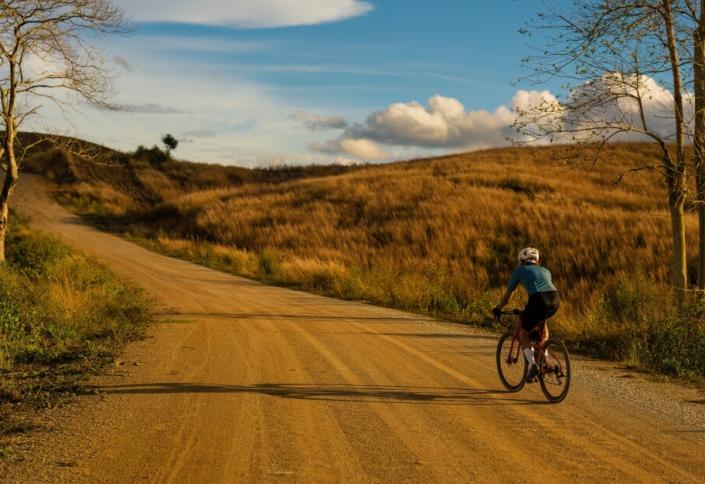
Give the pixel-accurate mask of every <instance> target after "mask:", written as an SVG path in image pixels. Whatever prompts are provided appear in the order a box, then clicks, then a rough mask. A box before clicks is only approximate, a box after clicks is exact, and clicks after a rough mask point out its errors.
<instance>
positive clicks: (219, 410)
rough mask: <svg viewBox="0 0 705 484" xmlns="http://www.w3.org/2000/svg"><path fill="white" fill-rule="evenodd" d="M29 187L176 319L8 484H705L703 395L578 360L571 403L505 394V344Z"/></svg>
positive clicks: (50, 220)
mask: <svg viewBox="0 0 705 484" xmlns="http://www.w3.org/2000/svg"><path fill="white" fill-rule="evenodd" d="M23 182H24V184H23V186H22V190H21V192H20V195H19V196H20V197H22V198H23V199H24V202H22V203H23V204H24V205H25V206H26V207H29V209H28V210H27V211H29V212H31V215H32V216H33V223H34V225H35V226H36V227H37V228H40V229H42V230H44V231H47V232H51V233H53V234H57V235H59V236H60V237H62V238H63V239H65V240H66V241H68V242H69V243H71V244H72V245H74V246H76V247H78V248H81V249H84V250H86V251H88V252H91V253H94V254H95V255H96V256H97V257H98V258H99V259H100V260H102V261H104V262H105V263H107V264H108V265H109V266H110V267H112V268H113V269H114V270H116V271H117V272H119V273H121V274H123V275H124V276H127V277H129V278H132V279H134V280H135V281H137V282H139V283H140V284H141V285H143V286H144V287H145V288H147V289H148V290H149V291H151V292H152V294H154V295H155V296H156V297H157V298H159V299H160V300H161V301H162V304H163V305H164V306H165V307H167V308H172V309H165V311H164V321H163V322H162V323H161V324H158V325H157V326H155V327H154V328H153V329H152V330H151V331H150V337H149V338H148V339H147V340H145V341H141V342H139V343H136V344H134V345H132V346H130V348H128V350H127V352H126V353H125V355H123V357H122V360H123V361H124V362H126V365H125V366H121V367H119V368H117V369H116V370H114V371H111V372H109V374H107V375H105V376H102V377H100V378H98V379H96V380H95V382H93V385H94V386H95V387H96V388H98V390H99V392H100V395H99V396H95V397H93V396H89V397H84V398H82V399H80V400H81V402H80V403H79V404H78V405H74V406H72V407H69V408H67V409H63V410H60V411H59V414H57V416H56V418H55V419H54V420H55V421H56V428H55V429H54V430H53V431H51V432H47V433H44V434H42V435H41V436H40V437H41V438H40V441H39V442H37V443H33V444H32V445H33V447H32V448H31V449H28V450H27V452H26V456H25V457H26V460H25V461H24V462H20V463H19V464H13V466H12V467H11V468H10V469H9V470H7V469H6V471H7V472H8V474H6V475H5V476H4V478H5V479H6V480H9V481H14V480H18V481H22V480H31V481H33V482H38V481H60V480H73V481H85V482H89V481H90V482H96V481H99V482H135V481H141V480H145V481H151V482H235V481H240V482H260V481H299V482H312V481H336V482H349V481H353V482H357V481H378V482H399V481H423V482H427V481H437V482H468V481H472V480H489V479H491V480H493V481H528V482H541V483H546V482H556V481H564V480H571V481H575V480H584V481H588V480H589V481H599V480H602V479H605V478H611V479H618V480H624V481H626V480H630V481H631V480H636V481H670V482H674V481H675V482H696V481H700V482H702V478H703V475H705V471H704V469H703V465H705V411H703V409H704V408H705V396H704V395H703V394H702V392H698V391H696V390H689V389H686V388H683V387H680V386H676V385H671V384H667V383H655V382H651V381H649V380H648V379H647V378H645V377H642V376H638V375H635V374H633V373H630V372H627V371H625V370H623V369H620V368H619V367H617V366H614V365H610V364H607V363H601V362H590V361H584V360H578V361H576V364H575V367H574V370H575V375H576V376H575V379H574V382H573V383H574V386H573V387H572V389H571V393H570V395H569V397H568V399H567V401H566V402H564V403H563V404H560V405H546V404H543V398H542V395H541V393H540V390H539V389H538V388H537V386H536V385H533V386H532V387H531V388H527V389H525V390H524V391H523V392H521V393H519V394H507V393H505V392H503V391H502V389H501V385H500V384H499V381H498V379H497V374H496V370H495V364H494V350H495V344H496V336H493V335H491V334H486V333H482V332H480V331H476V330H473V329H470V328H466V327H463V326H461V325H456V324H449V323H442V322H436V321H433V320H429V319H425V318H423V317H419V316H414V315H410V314H407V313H403V312H399V311H393V310H388V309H382V308H378V307H373V306H368V305H364V304H357V303H350V302H344V301H338V300H334V299H327V298H323V297H318V296H313V295H310V294H305V293H302V292H296V291H291V290H287V289H281V288H273V287H267V286H264V285H261V284H258V283H256V282H252V281H249V280H245V279H240V278H237V277H233V276H230V275H226V274H222V273H219V272H216V271H212V270H209V269H205V268H203V267H200V266H197V265H194V264H190V263H188V262H184V261H180V260H176V259H171V258H167V257H163V256H160V255H156V254H154V253H151V252H148V251H147V250H144V249H142V248H140V247H137V246H135V245H133V244H130V243H128V242H126V241H124V240H121V239H119V238H117V237H114V236H111V235H108V234H105V233H101V232H99V231H97V230H95V229H92V228H89V227H87V226H85V225H83V224H82V223H80V222H79V221H78V220H77V219H76V217H74V216H72V215H70V214H68V213H67V212H66V211H65V210H63V209H61V208H60V207H58V206H57V205H56V204H54V203H52V202H50V201H49V200H48V198H47V197H46V195H45V194H44V192H43V190H42V186H41V185H40V182H39V181H38V180H37V179H33V178H30V177H25V178H24V179H23ZM18 205H19V204H18ZM28 478H29V479H28ZM0 479H2V477H1V476H0Z"/></svg>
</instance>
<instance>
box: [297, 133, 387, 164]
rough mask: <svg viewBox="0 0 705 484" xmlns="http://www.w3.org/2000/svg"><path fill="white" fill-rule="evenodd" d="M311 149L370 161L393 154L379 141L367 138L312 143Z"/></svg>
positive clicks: (382, 158) (384, 158)
mask: <svg viewBox="0 0 705 484" xmlns="http://www.w3.org/2000/svg"><path fill="white" fill-rule="evenodd" d="M309 149H310V150H311V151H313V152H314V153H323V154H328V155H335V154H338V153H347V154H349V155H352V156H354V157H356V158H359V159H362V160H369V161H380V160H386V159H389V158H391V156H392V155H391V154H390V153H387V152H386V151H384V150H383V149H382V148H380V147H379V146H378V145H377V143H375V142H374V141H372V140H370V139H365V138H341V139H338V140H332V141H328V142H327V143H324V144H320V143H312V144H311V145H309Z"/></svg>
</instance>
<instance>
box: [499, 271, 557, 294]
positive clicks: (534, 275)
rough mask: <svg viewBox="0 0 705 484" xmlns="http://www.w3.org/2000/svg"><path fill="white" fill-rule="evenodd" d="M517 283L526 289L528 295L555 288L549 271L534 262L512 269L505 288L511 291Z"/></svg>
mask: <svg viewBox="0 0 705 484" xmlns="http://www.w3.org/2000/svg"><path fill="white" fill-rule="evenodd" d="M519 283H521V285H522V286H524V289H526V292H527V293H529V296H532V295H534V294H537V293H539V292H549V291H555V290H556V288H555V287H554V286H553V282H552V281H551V273H550V272H549V271H548V269H546V268H545V267H541V266H539V265H535V264H527V265H522V266H519V267H517V268H516V269H515V270H514V273H512V278H511V279H510V280H509V285H508V286H507V290H508V291H513V290H514V289H516V287H517V285H519Z"/></svg>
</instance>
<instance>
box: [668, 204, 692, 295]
mask: <svg viewBox="0 0 705 484" xmlns="http://www.w3.org/2000/svg"><path fill="white" fill-rule="evenodd" d="M670 211H671V229H672V231H673V269H672V270H673V280H672V282H673V295H674V296H675V299H676V303H677V304H678V305H679V306H680V305H681V304H683V302H684V300H685V291H686V289H687V287H688V270H687V265H686V245H685V215H684V210H683V202H682V201H681V202H679V203H676V204H675V205H672V206H671V207H670Z"/></svg>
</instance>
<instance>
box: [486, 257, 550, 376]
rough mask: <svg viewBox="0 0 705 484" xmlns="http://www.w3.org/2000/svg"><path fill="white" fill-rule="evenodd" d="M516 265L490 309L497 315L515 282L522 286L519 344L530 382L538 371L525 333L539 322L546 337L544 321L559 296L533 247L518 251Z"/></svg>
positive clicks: (529, 331)
mask: <svg viewBox="0 0 705 484" xmlns="http://www.w3.org/2000/svg"><path fill="white" fill-rule="evenodd" d="M518 259H519V266H518V267H517V268H516V269H515V270H514V273H513V274H512V277H511V279H510V280H509V284H508V285H507V291H506V292H505V293H504V296H502V300H501V301H500V302H499V304H498V305H497V306H496V307H495V308H494V309H493V310H492V312H493V313H494V314H495V315H499V314H500V313H501V311H502V308H503V307H504V306H506V305H507V303H508V302H509V299H510V298H511V297H512V294H513V293H514V290H515V289H516V288H517V286H518V285H519V284H521V285H522V286H524V289H526V292H527V293H528V294H529V301H528V302H527V303H526V307H524V311H522V313H521V334H520V337H521V347H522V348H523V350H524V357H525V358H526V361H527V362H528V363H529V366H530V369H529V373H528V375H527V381H530V382H532V381H534V380H535V379H536V376H537V375H538V373H539V369H538V366H536V359H535V357H534V351H533V350H532V349H531V341H530V337H529V334H530V333H531V332H532V331H533V330H534V328H536V326H538V325H539V324H543V325H544V328H545V332H544V338H548V326H546V320H547V319H548V318H550V317H551V316H553V315H554V314H556V311H558V307H559V305H560V296H559V295H558V291H557V290H556V288H555V287H554V285H553V282H552V281H551V273H550V272H549V271H548V269H546V268H545V267H541V265H539V251H538V249H535V248H533V247H527V248H525V249H522V250H521V252H519V257H518Z"/></svg>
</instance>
